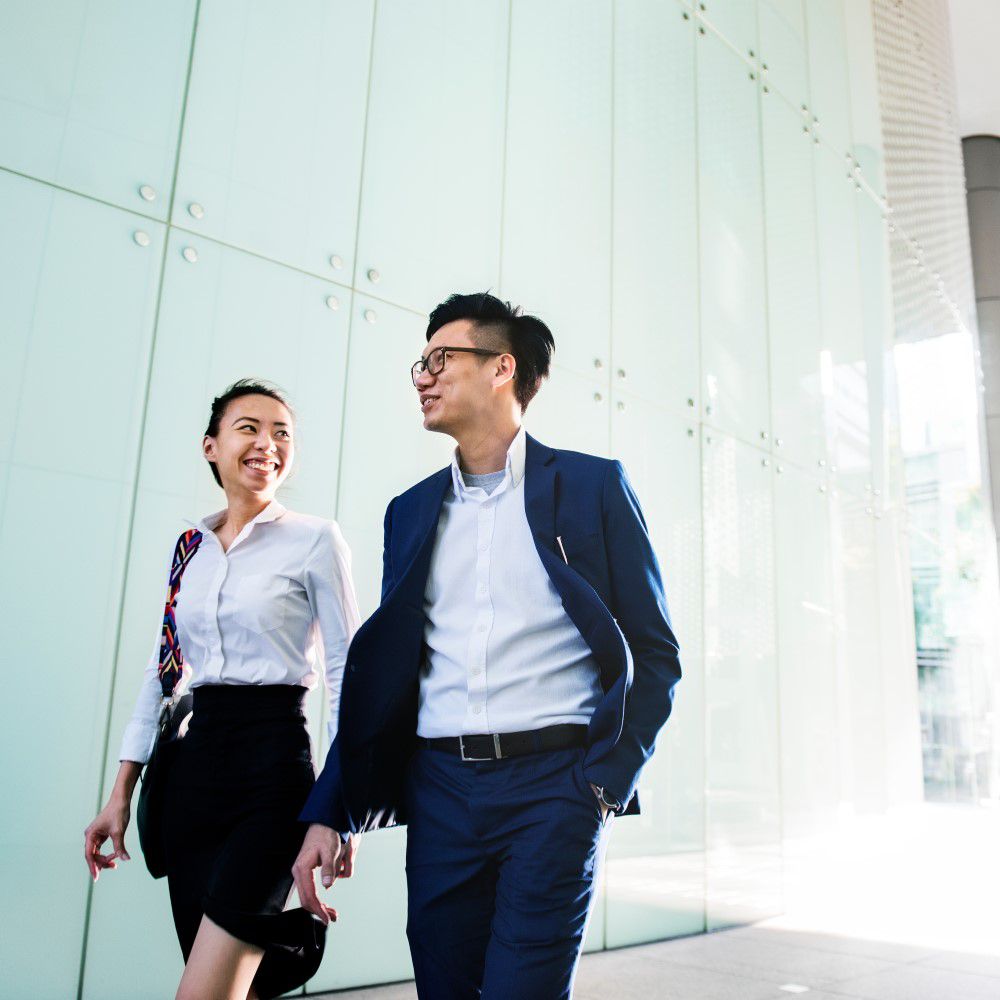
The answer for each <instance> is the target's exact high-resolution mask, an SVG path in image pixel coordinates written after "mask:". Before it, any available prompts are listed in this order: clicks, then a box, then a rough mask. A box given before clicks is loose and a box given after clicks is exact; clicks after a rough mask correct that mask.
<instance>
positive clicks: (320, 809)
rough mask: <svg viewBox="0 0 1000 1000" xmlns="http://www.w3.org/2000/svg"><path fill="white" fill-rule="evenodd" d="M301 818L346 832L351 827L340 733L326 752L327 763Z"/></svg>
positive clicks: (300, 814)
mask: <svg viewBox="0 0 1000 1000" xmlns="http://www.w3.org/2000/svg"><path fill="white" fill-rule="evenodd" d="M299 819H300V820H301V821H302V822H303V823H321V824H322V825H323V826H328V827H330V828H331V829H332V830H337V831H338V832H340V833H346V832H347V831H348V830H349V829H350V821H349V820H348V817H347V807H346V805H345V803H344V783H343V779H342V777H341V773H340V737H339V735H338V736H337V737H336V738H335V739H334V741H333V744H332V745H331V747H330V749H329V750H327V752H326V763H325V764H324V765H323V770H322V771H320V774H319V777H318V778H317V779H316V784H314V785H313V787H312V791H311V792H310V793H309V798H307V799H306V804H305V805H304V806H303V807H302V812H300V813H299Z"/></svg>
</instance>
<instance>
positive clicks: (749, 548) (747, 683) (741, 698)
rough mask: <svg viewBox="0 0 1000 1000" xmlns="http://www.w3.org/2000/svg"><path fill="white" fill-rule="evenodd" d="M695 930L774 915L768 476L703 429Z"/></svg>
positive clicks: (775, 789)
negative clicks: (698, 925)
mask: <svg viewBox="0 0 1000 1000" xmlns="http://www.w3.org/2000/svg"><path fill="white" fill-rule="evenodd" d="M703 441H704V445H703V462H702V498H703V511H704V514H703V531H704V573H705V605H704V616H705V617H704V621H705V704H706V717H705V725H706V748H707V750H706V755H707V756H706V765H705V766H706V793H707V802H706V843H707V849H708V851H707V878H706V885H707V898H706V910H707V921H706V922H707V927H708V929H709V930H715V929H717V928H719V927H723V926H727V925H730V924H735V923H746V922H748V921H751V920H757V919H760V918H761V917H764V916H767V915H771V914H774V913H777V912H780V910H781V905H782V903H781V843H780V836H781V806H780V756H779V740H778V702H777V695H778V690H777V665H776V640H775V627H776V626H775V607H774V542H773V530H774V526H773V513H774V508H773V499H772V482H771V480H772V475H771V468H770V467H769V465H768V464H765V463H769V461H770V460H769V459H768V458H767V456H766V455H765V454H764V453H763V452H761V451H759V450H757V449H755V448H751V447H749V446H747V445H745V444H743V443H742V442H740V441H737V440H736V439H734V438H732V437H730V436H728V435H724V434H720V433H718V432H717V431H712V430H709V429H705V430H704V431H703Z"/></svg>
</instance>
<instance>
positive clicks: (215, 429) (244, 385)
mask: <svg viewBox="0 0 1000 1000" xmlns="http://www.w3.org/2000/svg"><path fill="white" fill-rule="evenodd" d="M243 396H268V397H270V398H271V399H274V400H277V401H278V402H279V403H281V405H282V406H283V407H284V408H285V409H286V410H288V412H289V413H290V414H291V415H292V420H294V419H295V411H294V410H293V409H292V406H291V403H289V402H288V400H287V399H286V398H285V394H284V392H282V391H281V389H279V388H278V387H277V386H276V385H272V384H271V383H270V382H259V381H257V380H255V379H250V378H241V379H239V380H238V381H236V382H234V383H233V384H232V385H231V386H229V388H228V389H226V391H225V392H223V394H222V395H221V396H216V397H215V399H213V400H212V415H211V416H210V417H209V418H208V427H207V428H205V434H206V436H208V437H216V436H218V433H219V428H220V427H221V425H222V418H223V416H224V414H225V412H226V407H227V406H229V404H230V403H231V402H232V401H233V400H234V399H240V398H241V397H243ZM208 464H209V467H210V468H211V470H212V475H213V476H214V477H215V481H216V482H217V483H218V484H219V485H220V486H221V485H222V477H221V476H220V475H219V470H218V468H217V467H216V464H215V462H211V461H209V463H208Z"/></svg>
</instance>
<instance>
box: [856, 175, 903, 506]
mask: <svg viewBox="0 0 1000 1000" xmlns="http://www.w3.org/2000/svg"><path fill="white" fill-rule="evenodd" d="M855 201H856V203H857V207H858V243H859V249H860V277H861V308H862V323H863V328H864V339H865V355H866V357H867V368H868V406H869V413H870V423H871V462H872V469H871V478H870V482H869V483H866V484H865V486H866V489H868V488H869V487H870V489H868V492H869V493H871V494H872V496H873V497H874V498H875V499H876V500H878V499H879V498H880V497H884V496H885V495H886V494H887V492H888V490H887V479H888V476H887V466H888V462H889V450H890V438H889V435H890V428H889V401H890V397H889V393H890V391H891V386H890V385H889V382H888V379H889V377H890V375H891V372H892V364H893V361H892V348H893V343H894V341H895V328H894V322H893V312H892V274H891V271H890V266H889V234H888V232H887V230H886V225H885V220H884V219H883V217H882V208H881V206H880V205H878V204H877V203H876V202H875V201H873V200H872V199H871V198H870V197H869V196H868V194H866V193H864V192H859V193H858V194H857V197H856V198H855Z"/></svg>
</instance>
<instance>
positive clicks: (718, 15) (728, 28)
mask: <svg viewBox="0 0 1000 1000" xmlns="http://www.w3.org/2000/svg"><path fill="white" fill-rule="evenodd" d="M698 8H699V10H700V11H701V17H702V18H703V19H704V20H705V21H707V22H708V23H709V24H711V25H712V27H713V28H715V29H716V30H717V31H718V32H719V34H720V35H722V36H723V38H725V39H726V41H727V42H729V44H730V45H732V46H733V48H734V49H736V50H737V51H738V52H739V53H740V54H741V55H743V56H745V57H747V58H754V57H755V56H756V55H757V0H704V3H699V4H698Z"/></svg>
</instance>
